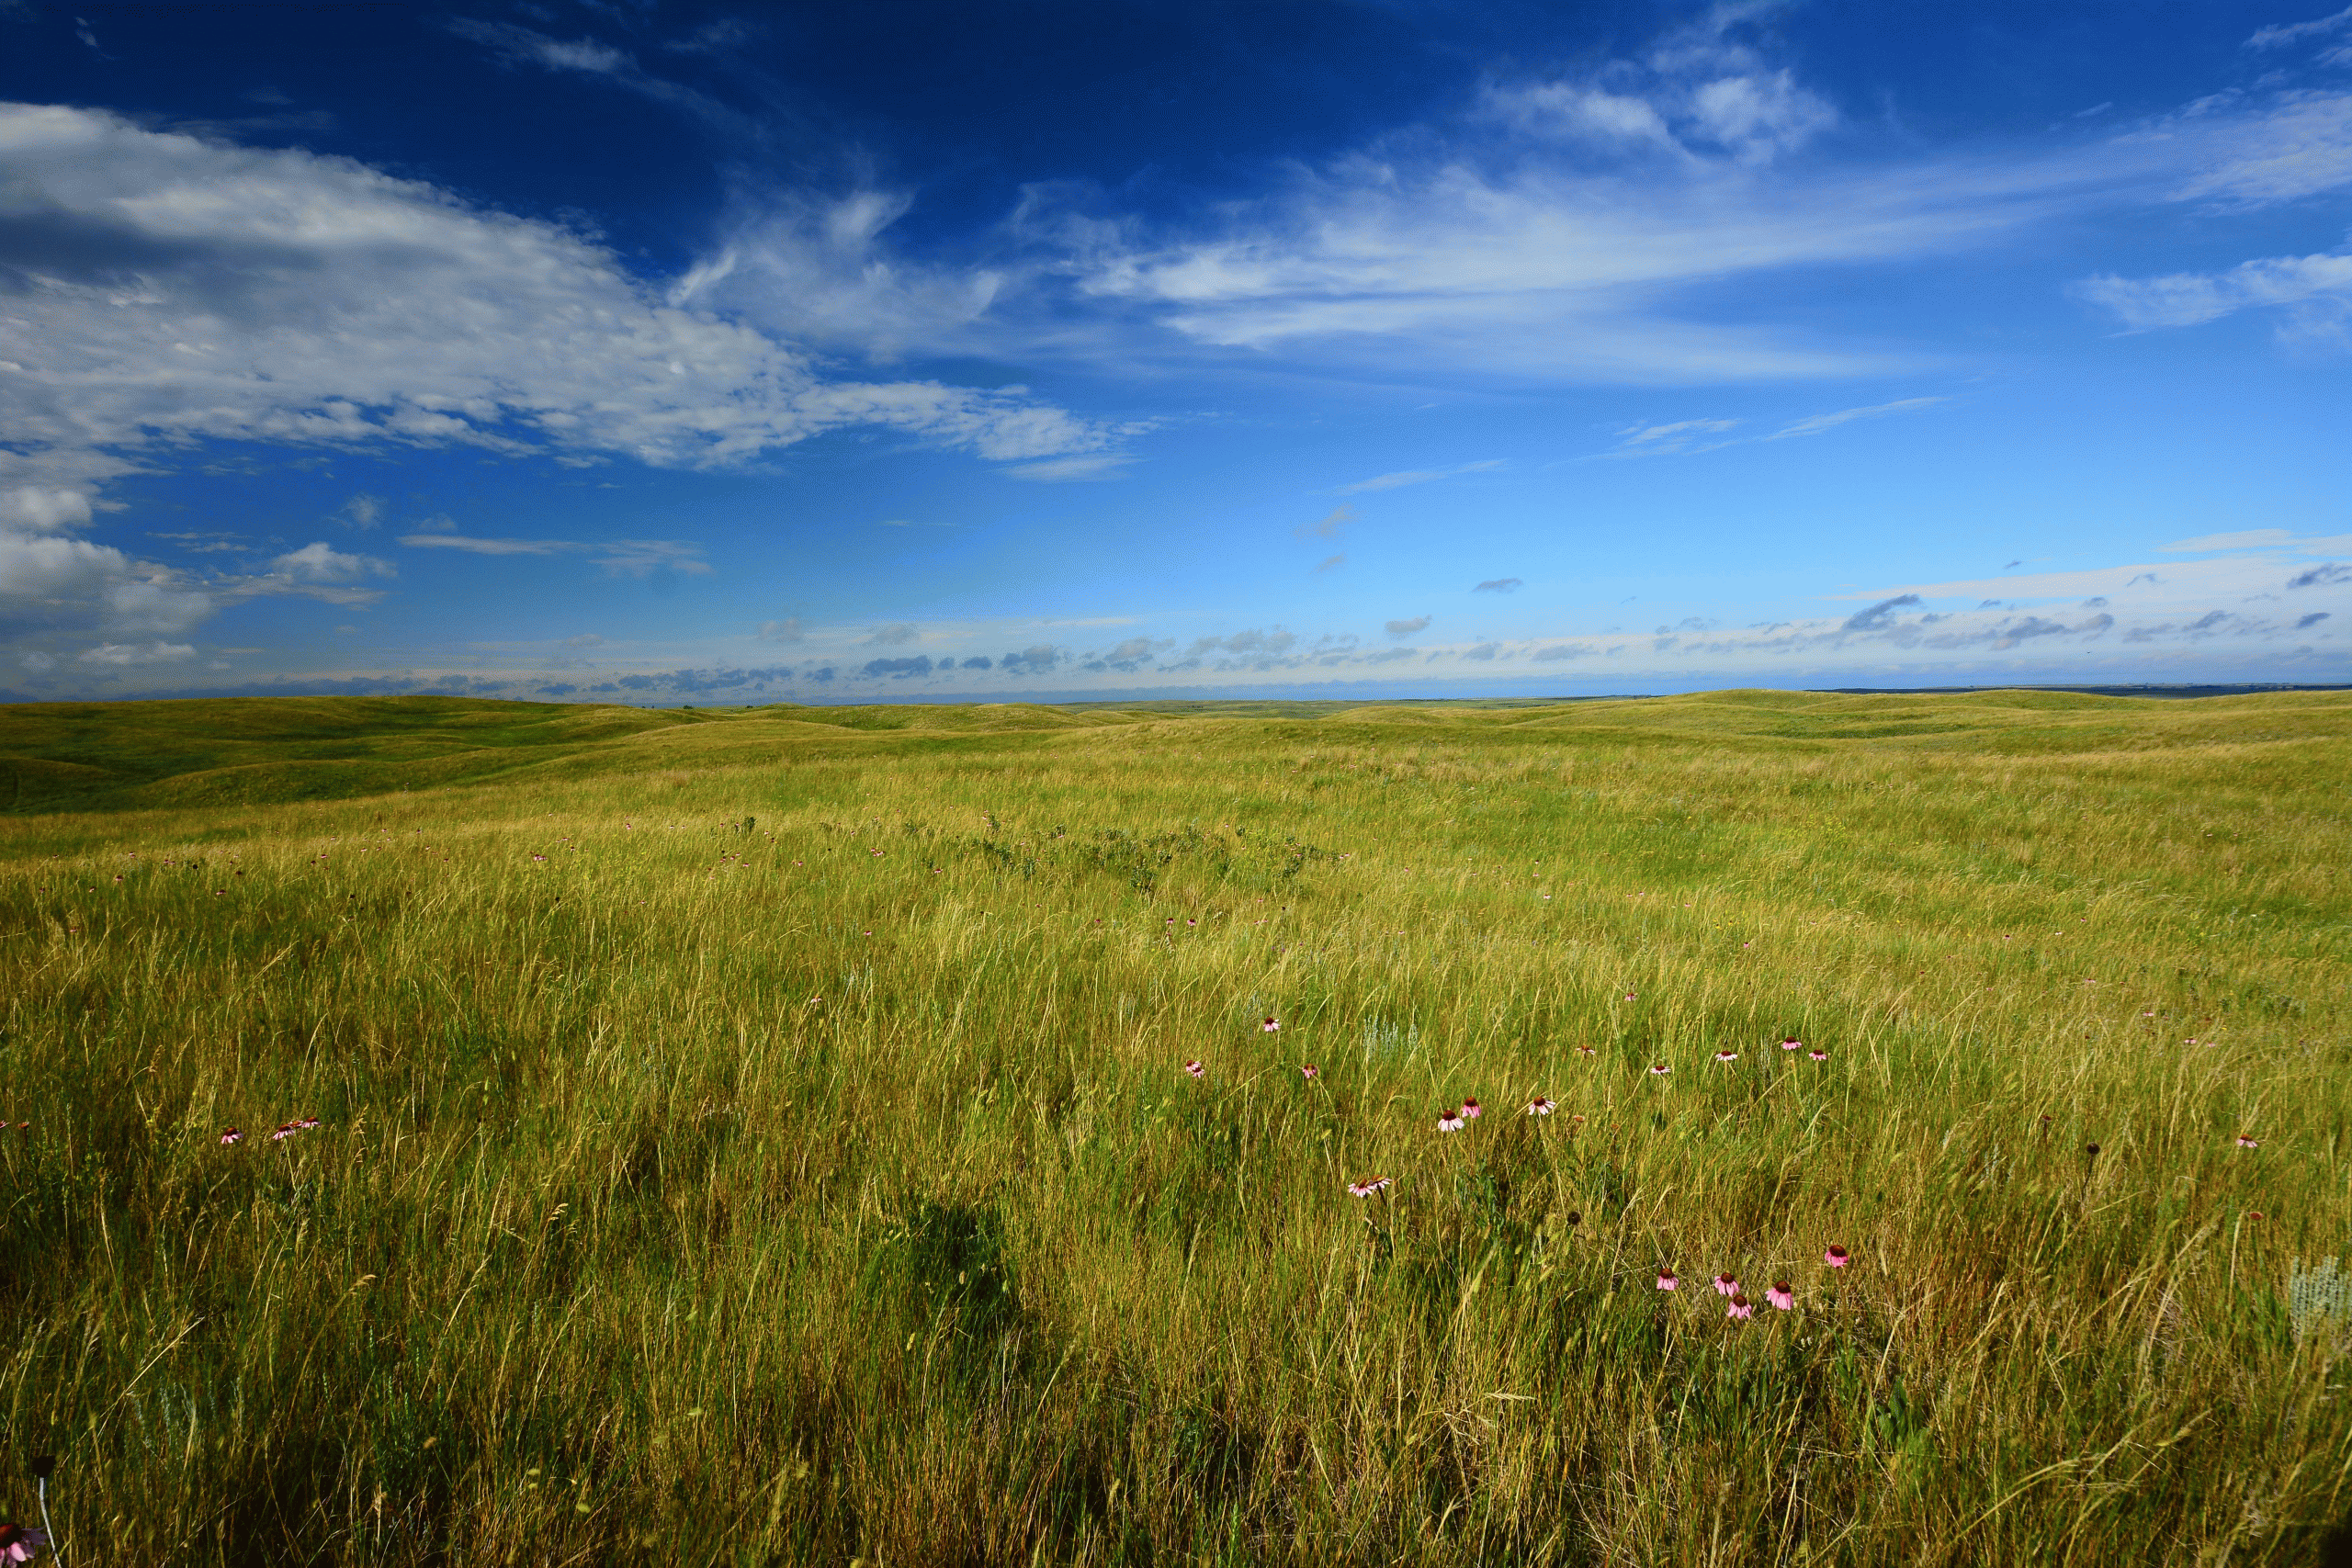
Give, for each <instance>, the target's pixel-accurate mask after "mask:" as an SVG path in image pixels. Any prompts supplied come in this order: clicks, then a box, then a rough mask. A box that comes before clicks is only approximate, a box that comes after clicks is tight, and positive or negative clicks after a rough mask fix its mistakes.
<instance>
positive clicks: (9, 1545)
mask: <svg viewBox="0 0 2352 1568" xmlns="http://www.w3.org/2000/svg"><path fill="white" fill-rule="evenodd" d="M48 1544H49V1537H48V1535H47V1534H46V1533H44V1532H43V1531H41V1530H38V1529H34V1528H33V1527H32V1526H30V1525H0V1562H31V1561H32V1560H33V1553H34V1552H36V1551H40V1549H41V1548H43V1547H45V1546H47V1545H48Z"/></svg>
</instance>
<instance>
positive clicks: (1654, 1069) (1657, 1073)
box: [1650, 1062, 1674, 1078]
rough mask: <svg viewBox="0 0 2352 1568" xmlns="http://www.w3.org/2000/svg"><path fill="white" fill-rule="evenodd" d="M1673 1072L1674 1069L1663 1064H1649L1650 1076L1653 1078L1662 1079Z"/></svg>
mask: <svg viewBox="0 0 2352 1568" xmlns="http://www.w3.org/2000/svg"><path fill="white" fill-rule="evenodd" d="M1673 1070H1674V1069H1673V1068H1672V1067H1669V1066H1667V1065H1666V1064H1665V1063H1664V1062H1652V1063H1651V1064H1650V1074H1651V1076H1652V1077H1661V1078H1662V1077H1666V1075H1667V1074H1668V1073H1670V1072H1672V1071H1673Z"/></svg>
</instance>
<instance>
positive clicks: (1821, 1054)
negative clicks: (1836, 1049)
mask: <svg viewBox="0 0 2352 1568" xmlns="http://www.w3.org/2000/svg"><path fill="white" fill-rule="evenodd" d="M1805 1055H1808V1056H1810V1057H1812V1058H1813V1059H1814V1060H1815V1061H1816V1062H1826V1061H1827V1060H1829V1053H1828V1052H1826V1051H1807V1052H1806V1053H1805Z"/></svg>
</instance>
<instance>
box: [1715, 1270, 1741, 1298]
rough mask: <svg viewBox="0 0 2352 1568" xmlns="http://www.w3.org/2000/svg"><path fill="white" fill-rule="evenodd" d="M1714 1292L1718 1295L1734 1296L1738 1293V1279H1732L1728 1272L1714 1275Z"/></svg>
mask: <svg viewBox="0 0 2352 1568" xmlns="http://www.w3.org/2000/svg"><path fill="white" fill-rule="evenodd" d="M1715 1294H1717V1295H1719V1296H1736V1295H1737V1294H1739V1281H1738V1280H1735V1279H1733V1278H1732V1277H1731V1276H1730V1275H1728V1274H1718V1275H1716V1276H1715Z"/></svg>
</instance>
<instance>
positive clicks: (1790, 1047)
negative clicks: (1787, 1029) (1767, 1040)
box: [1781, 1034, 1804, 1051]
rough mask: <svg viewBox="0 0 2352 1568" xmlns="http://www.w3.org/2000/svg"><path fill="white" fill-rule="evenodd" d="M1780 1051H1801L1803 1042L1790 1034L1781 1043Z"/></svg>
mask: <svg viewBox="0 0 2352 1568" xmlns="http://www.w3.org/2000/svg"><path fill="white" fill-rule="evenodd" d="M1781 1050H1783V1051H1802V1050H1804V1041H1802V1040H1800V1039H1798V1038H1797V1037H1796V1036H1795V1035H1793V1034H1792V1035H1790V1036H1789V1037H1788V1038H1787V1039H1785V1040H1783V1041H1781Z"/></svg>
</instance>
